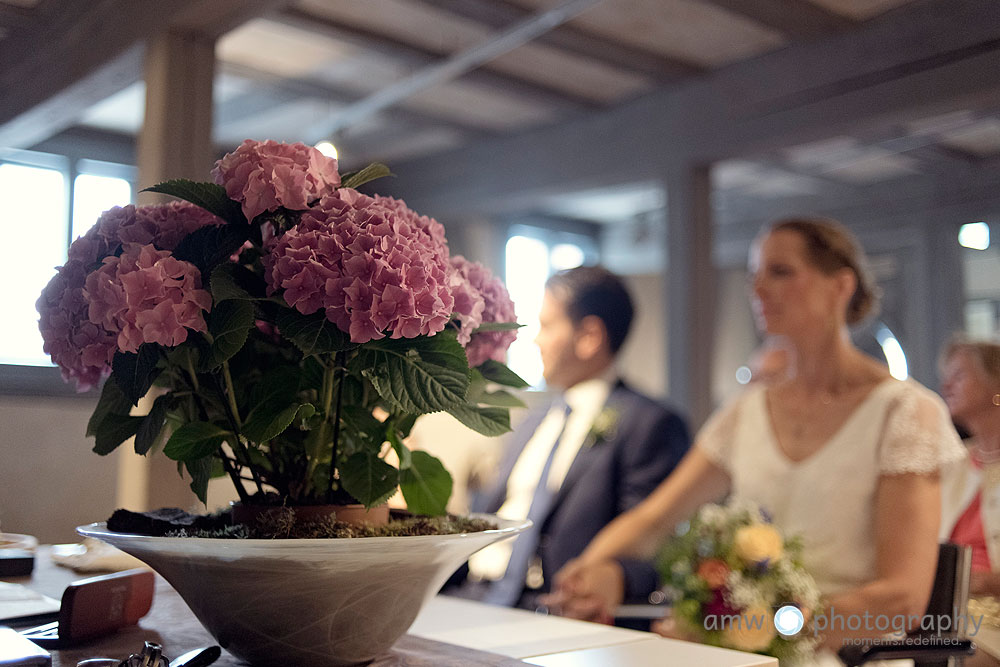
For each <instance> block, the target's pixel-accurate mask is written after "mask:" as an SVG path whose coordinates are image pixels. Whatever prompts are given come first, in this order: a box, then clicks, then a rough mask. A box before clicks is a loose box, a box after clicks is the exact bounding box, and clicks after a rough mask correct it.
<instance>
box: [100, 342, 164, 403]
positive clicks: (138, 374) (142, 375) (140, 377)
mask: <svg viewBox="0 0 1000 667" xmlns="http://www.w3.org/2000/svg"><path fill="white" fill-rule="evenodd" d="M159 360H160V348H159V346H158V345H154V344H153V343H143V344H142V345H140V346H139V352H138V353H137V354H133V353H132V352H121V351H119V352H115V356H114V359H113V360H112V361H111V377H112V378H114V380H115V382H117V383H118V387H119V388H120V389H121V390H122V393H123V394H125V398H127V399H128V400H129V402H130V403H131V404H132V405H139V399H140V398H142V397H143V396H145V395H146V392H148V391H149V388H150V387H152V386H153V382H154V381H155V380H156V378H157V376H158V375H159V374H160V369H159V368H157V367H156V364H157V362H158V361H159Z"/></svg>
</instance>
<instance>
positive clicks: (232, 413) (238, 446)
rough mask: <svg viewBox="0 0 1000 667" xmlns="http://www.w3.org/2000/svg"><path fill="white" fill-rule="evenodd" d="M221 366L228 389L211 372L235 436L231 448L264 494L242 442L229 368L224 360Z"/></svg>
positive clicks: (257, 474) (254, 467) (259, 491)
mask: <svg viewBox="0 0 1000 667" xmlns="http://www.w3.org/2000/svg"><path fill="white" fill-rule="evenodd" d="M223 368H224V369H225V371H226V372H225V373H224V374H225V376H226V377H227V379H228V380H229V382H228V383H227V384H228V385H229V391H228V392H227V391H226V389H225V388H223V387H222V384H221V383H220V382H219V376H218V375H214V374H213V376H212V377H213V378H214V379H215V388H216V390H217V391H218V392H219V393H220V394H222V403H223V405H224V406H225V408H224V412H225V413H226V417H228V418H229V425H230V426H232V428H233V434H234V435H235V436H236V437H235V438H234V439H233V442H232V443H231V445H232V447H233V450H234V451H236V452H239V454H240V456H242V457H243V465H245V466H246V467H247V468H249V469H250V474H251V475H252V476H253V480H254V483H256V485H257V491H258V493H260V495H261V496H263V495H264V485H263V484H262V483H261V481H260V474H259V473H258V472H257V468H256V466H254V464H253V461H251V460H250V452H249V451H248V450H247V448H246V445H244V444H243V439H242V436H241V435H240V415H239V412H237V410H236V397H235V396H234V395H233V393H232V387H233V384H232V378H230V377H229V368H228V366H227V365H226V363H225V362H223Z"/></svg>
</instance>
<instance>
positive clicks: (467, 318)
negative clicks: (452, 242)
mask: <svg viewBox="0 0 1000 667" xmlns="http://www.w3.org/2000/svg"><path fill="white" fill-rule="evenodd" d="M451 264H452V266H453V267H454V268H455V270H456V271H457V273H458V275H459V277H460V280H459V281H458V282H459V283H460V284H459V286H458V287H457V289H456V296H455V312H456V313H458V319H459V323H460V329H459V334H458V340H459V342H462V343H463V344H464V345H465V355H466V356H467V357H468V358H469V365H470V366H473V367H475V366H478V365H480V364H481V363H483V362H484V361H486V360H487V359H493V360H494V361H499V362H501V363H502V362H503V361H504V359H505V356H506V353H507V348H509V347H510V344H511V343H513V342H514V340H515V339H516V338H517V331H513V330H511V331H483V332H480V333H477V334H475V335H473V333H472V332H473V331H474V330H475V329H476V327H478V326H479V325H481V324H482V323H484V322H513V321H515V319H516V315H515V314H514V302H513V301H511V298H510V294H509V293H508V292H507V288H506V287H504V284H503V281H501V280H500V279H499V278H496V277H494V275H493V274H492V273H491V272H490V270H489V269H487V268H486V267H485V266H483V265H482V264H479V263H478V262H470V261H469V260H467V259H465V258H464V257H462V256H461V255H456V256H454V257H452V258H451ZM466 286H468V287H466ZM470 292H471V293H470ZM477 295H478V297H477ZM480 299H481V300H482V303H483V307H482V311H481V313H482V314H481V315H480V314H479V312H480V311H479V309H478V303H479V300H480Z"/></svg>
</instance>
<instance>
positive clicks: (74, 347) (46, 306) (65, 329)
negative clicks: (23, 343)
mask: <svg viewBox="0 0 1000 667" xmlns="http://www.w3.org/2000/svg"><path fill="white" fill-rule="evenodd" d="M74 245H75V244H74ZM80 252H81V254H82V251H80ZM87 254H91V253H90V252H89V251H88V253H87ZM90 263H92V262H90ZM87 266H88V263H84V262H83V261H82V260H80V259H78V258H70V259H69V261H67V262H66V264H65V265H64V266H62V267H60V268H59V271H58V273H56V275H55V277H53V278H52V280H50V281H49V284H48V285H46V286H45V289H43V290H42V295H41V296H40V297H39V298H38V302H37V304H36V305H37V308H38V312H39V320H38V328H39V329H40V330H41V333H42V340H43V341H44V343H43V346H42V349H43V350H44V351H45V353H46V354H48V355H49V356H51V357H52V361H53V363H55V364H56V365H58V366H59V367H60V368H61V369H62V375H63V378H64V379H65V380H67V381H68V380H70V379H73V380H76V386H77V389H79V390H80V391H87V390H88V389H90V388H92V387H94V386H96V385H97V384H98V383H100V381H101V380H103V379H104V378H105V377H107V376H108V374H109V373H110V372H111V360H112V358H113V357H114V355H115V335H114V334H113V333H111V332H109V331H107V330H105V329H104V327H102V326H100V325H98V324H94V323H93V322H91V321H90V319H89V316H88V313H89V309H90V306H89V305H88V303H87V300H86V299H85V298H84V296H83V286H84V283H86V280H87Z"/></svg>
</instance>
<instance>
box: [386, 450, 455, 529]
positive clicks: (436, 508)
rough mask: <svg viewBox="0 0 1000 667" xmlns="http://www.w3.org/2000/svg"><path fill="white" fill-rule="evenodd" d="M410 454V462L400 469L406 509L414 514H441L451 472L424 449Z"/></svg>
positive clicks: (446, 496) (447, 492) (445, 501)
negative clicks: (406, 466) (404, 468)
mask: <svg viewBox="0 0 1000 667" xmlns="http://www.w3.org/2000/svg"><path fill="white" fill-rule="evenodd" d="M412 457H413V459H412V465H411V466H410V467H409V468H407V469H406V470H400V471H399V487H400V489H402V491H403V498H405V499H406V507H407V509H409V510H410V511H411V512H413V513H414V514H427V515H429V516H440V515H442V514H444V513H445V507H446V506H447V505H448V498H449V497H450V496H451V486H452V481H451V475H449V474H448V471H447V470H445V469H444V466H443V465H442V464H441V462H440V461H438V460H437V459H436V458H434V457H433V456H431V455H430V454H428V453H427V452H423V451H420V450H417V451H415V452H412Z"/></svg>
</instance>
